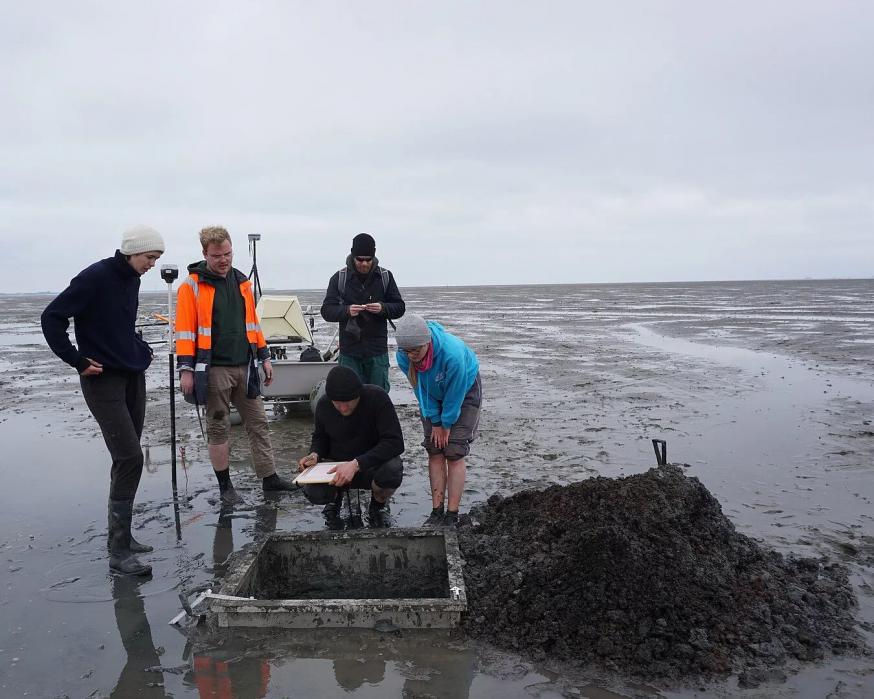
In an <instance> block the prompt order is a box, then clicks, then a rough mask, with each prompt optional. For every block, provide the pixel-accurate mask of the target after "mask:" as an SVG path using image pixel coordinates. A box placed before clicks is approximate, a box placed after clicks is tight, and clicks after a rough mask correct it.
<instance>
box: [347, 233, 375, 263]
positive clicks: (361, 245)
mask: <svg viewBox="0 0 874 699" xmlns="http://www.w3.org/2000/svg"><path fill="white" fill-rule="evenodd" d="M352 254H353V255H355V256H359V255H360V256H361V257H373V256H374V255H375V254H376V241H375V240H374V239H373V237H372V236H369V235H367V233H359V234H358V235H356V236H355V237H354V238H352Z"/></svg>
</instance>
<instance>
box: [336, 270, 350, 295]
mask: <svg viewBox="0 0 874 699" xmlns="http://www.w3.org/2000/svg"><path fill="white" fill-rule="evenodd" d="M348 274H349V270H348V269H347V268H346V267H343V269H341V270H340V276H339V277H338V278H337V293H339V294H340V298H341V299H343V301H344V302H345V301H346V299H345V298H344V294H345V293H346V276H347V275H348Z"/></svg>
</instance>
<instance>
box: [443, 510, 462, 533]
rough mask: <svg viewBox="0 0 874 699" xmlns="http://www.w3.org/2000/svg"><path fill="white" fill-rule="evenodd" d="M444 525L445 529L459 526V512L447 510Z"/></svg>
mask: <svg viewBox="0 0 874 699" xmlns="http://www.w3.org/2000/svg"><path fill="white" fill-rule="evenodd" d="M442 526H443V528H444V529H455V528H456V527H457V526H458V512H453V511H452V510H446V514H445V515H443V524H442Z"/></svg>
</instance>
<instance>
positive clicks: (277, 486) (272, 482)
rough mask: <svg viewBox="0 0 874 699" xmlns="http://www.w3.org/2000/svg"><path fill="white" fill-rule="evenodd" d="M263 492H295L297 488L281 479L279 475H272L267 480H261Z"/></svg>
mask: <svg viewBox="0 0 874 699" xmlns="http://www.w3.org/2000/svg"><path fill="white" fill-rule="evenodd" d="M261 482H262V485H263V487H264V490H268V491H271V490H272V491H275V490H297V486H296V485H295V484H294V483H292V482H291V481H289V480H286V479H285V478H281V477H280V476H279V474H277V473H274V474H272V475H270V476H267V478H264V479H262V481H261Z"/></svg>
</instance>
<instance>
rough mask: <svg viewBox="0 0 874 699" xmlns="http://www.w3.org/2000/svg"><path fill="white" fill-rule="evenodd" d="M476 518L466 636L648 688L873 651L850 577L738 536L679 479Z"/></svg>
mask: <svg viewBox="0 0 874 699" xmlns="http://www.w3.org/2000/svg"><path fill="white" fill-rule="evenodd" d="M471 516H472V519H473V521H474V523H475V525H474V526H464V527H462V528H461V529H460V530H459V538H460V543H461V548H462V552H463V554H464V558H465V580H466V584H467V594H468V603H469V607H468V616H467V621H466V624H467V629H468V631H469V632H470V633H471V634H472V635H475V636H481V637H485V638H487V639H489V640H491V641H492V642H494V643H496V644H497V645H501V646H504V647H508V648H512V649H516V650H518V651H520V652H523V653H528V654H531V655H533V656H534V657H536V658H541V659H543V658H554V659H557V660H562V661H571V662H574V663H580V664H587V663H591V662H594V663H596V664H599V665H601V666H603V667H606V668H608V669H613V670H621V671H623V672H629V673H632V674H635V675H637V676H640V677H645V678H649V679H653V678H680V677H683V676H701V675H704V676H710V675H714V674H721V673H727V672H731V671H742V672H743V671H745V672H746V676H747V677H750V678H753V677H756V676H762V674H763V673H764V672H765V668H774V667H779V666H781V665H783V664H784V663H786V662H787V661H791V660H792V659H793V658H794V659H798V660H816V659H819V658H822V657H823V656H824V655H825V654H828V653H832V652H833V653H847V652H855V651H860V650H861V649H862V642H861V641H860V639H859V637H858V636H857V634H856V633H855V631H854V620H853V609H854V607H855V598H854V596H853V592H852V590H851V588H850V587H849V585H848V582H847V575H846V571H845V569H844V568H843V567H842V566H839V565H833V564H829V563H827V562H826V561H823V560H815V559H802V558H795V557H784V556H783V555H781V554H779V553H776V552H774V551H769V550H767V549H764V548H763V547H762V546H761V545H760V544H758V543H757V542H756V541H754V540H752V539H750V538H749V537H747V536H744V535H743V534H739V533H738V532H736V531H735V529H734V526H733V525H732V524H731V522H730V521H729V520H728V519H727V518H726V517H725V515H723V514H722V510H721V508H720V506H719V503H718V502H717V501H716V499H715V498H714V497H713V496H712V495H711V494H710V493H709V492H708V491H707V489H706V488H705V487H704V486H703V485H701V483H700V482H699V481H698V479H696V478H687V477H686V476H685V475H684V474H683V472H682V471H681V470H680V468H678V467H676V466H662V467H659V468H655V469H652V470H650V471H648V472H647V473H644V474H641V475H636V476H630V477H628V478H620V479H610V478H595V479H591V480H587V481H584V482H582V483H576V484H573V485H570V486H567V487H559V486H553V487H551V488H548V489H547V490H544V491H525V492H522V493H519V494H517V495H514V496H513V497H510V498H507V499H504V500H500V499H499V498H497V497H493V498H492V499H491V500H490V501H489V502H488V504H486V505H483V506H481V507H479V508H476V509H475V510H474V511H473V512H472V513H471ZM477 522H478V524H476V523H477ZM742 680H743V676H742Z"/></svg>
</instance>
